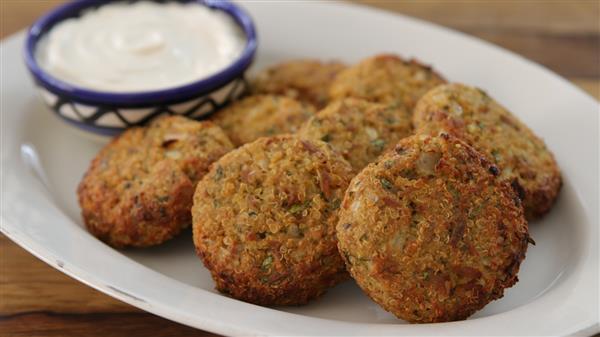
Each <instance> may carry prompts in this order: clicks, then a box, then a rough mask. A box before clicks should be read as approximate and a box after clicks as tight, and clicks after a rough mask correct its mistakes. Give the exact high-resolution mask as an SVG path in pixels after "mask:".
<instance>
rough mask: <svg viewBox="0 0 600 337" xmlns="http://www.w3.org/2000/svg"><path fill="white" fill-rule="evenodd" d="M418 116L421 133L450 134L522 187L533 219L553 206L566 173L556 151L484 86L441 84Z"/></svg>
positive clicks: (418, 110)
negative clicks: (496, 99) (561, 168)
mask: <svg viewBox="0 0 600 337" xmlns="http://www.w3.org/2000/svg"><path fill="white" fill-rule="evenodd" d="M413 118H414V120H413V121H414V124H415V127H416V128H418V129H419V130H420V132H427V133H433V134H435V133H438V132H440V131H444V132H447V133H451V134H453V135H455V136H457V137H459V138H461V139H463V140H465V141H466V142H467V143H468V144H470V145H472V146H473V147H475V148H476V149H477V150H478V151H480V152H481V153H482V154H484V155H485V156H487V157H488V159H489V160H491V161H492V162H494V163H495V164H496V165H497V166H498V167H499V168H500V169H501V171H502V173H501V177H502V178H503V179H506V180H508V181H509V182H511V183H512V184H513V186H514V188H515V189H516V190H517V191H518V192H519V194H520V197H521V198H522V200H523V207H524V208H525V215H526V217H527V218H528V219H530V220H532V219H535V218H539V217H541V216H543V215H544V214H546V213H547V212H548V211H549V210H550V209H551V208H552V206H553V205H554V202H555V201H556V198H557V196H558V193H559V192H560V189H561V186H562V178H561V174H560V169H559V167H558V164H557V163H556V160H555V159H554V156H553V155H552V152H550V150H548V148H547V147H546V145H545V144H544V141H543V140H542V139H540V138H539V137H538V136H536V135H535V134H534V133H533V131H532V130H531V129H529V128H528V127H527V126H526V125H525V124H523V123H522V122H521V121H520V120H519V119H518V118H516V117H515V116H514V115H513V114H511V113H510V112H509V111H508V110H506V109H505V108H504V107H502V106H501V105H500V104H498V103H497V102H496V101H494V100H493V99H492V98H491V97H490V96H488V95H487V93H486V92H484V91H483V90H480V89H477V88H474V87H469V86H466V85H462V84H457V83H456V84H447V85H442V86H439V87H437V88H435V89H433V90H431V91H430V92H428V93H427V94H426V95H425V96H423V98H422V99H421V100H420V101H419V103H418V104H417V107H416V108H415V112H414V116H413Z"/></svg>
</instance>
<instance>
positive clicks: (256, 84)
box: [250, 59, 346, 108]
mask: <svg viewBox="0 0 600 337" xmlns="http://www.w3.org/2000/svg"><path fill="white" fill-rule="evenodd" d="M345 68H346V66H345V65H344V64H342V63H340V62H336V61H331V62H321V61H318V60H310V59H308V60H293V61H287V62H283V63H280V64H276V65H274V66H271V67H269V68H267V69H265V70H263V71H262V72H260V73H259V74H258V75H257V76H256V77H255V78H254V79H253V80H252V81H251V85H250V90H251V92H252V93H254V94H274V95H284V96H288V97H291V98H294V99H297V100H299V101H302V102H308V103H310V104H312V105H314V106H315V107H317V108H322V107H324V106H325V105H327V103H328V102H329V95H328V91H329V86H330V85H331V82H332V81H333V80H334V79H335V77H336V76H337V74H338V73H339V72H340V71H341V70H343V69H345Z"/></svg>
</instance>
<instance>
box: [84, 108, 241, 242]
mask: <svg viewBox="0 0 600 337" xmlns="http://www.w3.org/2000/svg"><path fill="white" fill-rule="evenodd" d="M232 149H233V145H232V144H231V142H230V141H229V139H228V138H227V136H226V135H225V134H224V133H223V131H222V130H221V129H220V128H219V127H217V126H216V125H214V124H212V123H211V122H196V121H192V120H189V119H187V118H184V117H178V116H172V117H163V118H160V119H158V120H156V121H155V122H153V123H152V124H151V125H150V126H148V127H144V128H132V129H129V130H127V131H125V132H124V133H123V134H121V135H120V136H118V137H117V138H115V139H114V140H113V141H112V142H110V143H109V144H108V145H106V146H105V147H104V148H103V149H102V150H101V151H100V152H99V153H98V155H97V156H96V157H95V158H94V160H93V161H92V163H91V165H90V167H89V169H88V171H87V173H86V174H85V176H84V177H83V180H82V181H81V183H80V184H79V188H78V191H77V192H78V196H79V204H80V205H81V210H82V216H83V220H84V222H85V224H86V226H87V227H88V229H89V230H90V232H92V233H93V234H94V235H95V236H97V237H98V238H100V239H101V240H103V241H105V242H107V243H108V244H110V245H112V246H115V247H126V246H135V247H144V246H152V245H157V244H160V243H162V242H164V241H166V240H168V239H170V238H172V237H173V236H175V235H176V234H177V233H179V232H180V231H181V230H182V229H183V228H185V227H187V226H188V225H189V224H190V222H191V214H190V209H191V206H192V200H193V193H194V188H195V186H196V183H197V182H198V180H199V179H200V178H202V176H204V174H206V172H208V168H209V166H210V164H211V163H212V162H214V161H216V160H217V159H219V158H220V157H221V156H222V155H224V154H225V153H227V152H228V151H230V150H232Z"/></svg>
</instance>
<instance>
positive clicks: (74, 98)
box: [25, 0, 257, 136]
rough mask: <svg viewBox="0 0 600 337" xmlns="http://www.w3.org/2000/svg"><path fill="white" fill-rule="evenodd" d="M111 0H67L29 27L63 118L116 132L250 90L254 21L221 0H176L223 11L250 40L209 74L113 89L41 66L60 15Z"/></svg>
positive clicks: (51, 101) (50, 98)
mask: <svg viewBox="0 0 600 337" xmlns="http://www.w3.org/2000/svg"><path fill="white" fill-rule="evenodd" d="M112 1H114V0H78V1H74V2H71V3H68V4H66V5H63V6H61V7H58V8H56V9H55V10H53V11H51V12H50V13H48V14H46V15H45V16H43V17H42V18H40V19H39V20H38V21H37V22H36V23H35V24H34V25H33V26H32V27H31V28H30V29H29V32H28V35H27V40H26V43H25V62H26V64H27V67H28V68H29V71H30V72H31V74H32V76H33V79H34V81H35V84H36V85H37V87H38V89H39V91H40V93H41V96H42V98H43V100H44V102H45V103H46V104H47V105H48V106H49V107H50V108H51V109H52V110H53V111H54V112H55V113H56V114H57V115H58V116H59V117H61V118H62V119H63V120H65V121H66V122H68V123H70V124H72V125H74V126H77V127H79V128H81V129H83V130H86V131H89V132H92V133H95V134H97V135H105V136H112V135H115V134H118V133H120V132H121V131H123V130H124V129H126V128H128V127H131V126H136V125H143V124H145V123H147V122H148V121H150V120H152V119H153V118H155V117H157V116H159V115H163V114H179V115H184V116H187V117H190V118H194V119H202V118H205V117H207V116H209V115H210V114H212V113H213V112H215V111H216V110H218V109H220V108H221V107H223V106H225V105H227V104H229V103H230V102H231V101H233V100H235V99H237V98H239V97H240V96H241V95H242V94H243V93H244V92H245V91H246V88H247V82H246V80H245V78H244V73H245V71H246V69H248V67H249V66H250V64H251V63H252V60H253V59H254V54H255V52H256V48H257V38H256V31H255V28H254V23H253V22H252V19H251V18H250V16H249V15H248V14H247V13H246V12H245V11H244V10H242V9H241V8H239V7H237V6H236V5H234V4H232V3H230V2H228V1H223V0H177V1H179V2H196V3H198V5H199V6H208V7H210V8H213V9H214V10H220V11H223V12H225V13H227V14H228V15H230V16H231V17H232V18H233V19H234V20H235V22H236V23H237V24H238V25H239V26H240V27H241V29H242V30H243V31H244V33H245V34H246V45H245V47H244V50H243V52H242V54H241V56H240V57H239V58H238V59H237V60H236V61H234V62H233V63H232V64H231V65H230V66H228V67H227V68H225V69H223V70H222V71H220V72H218V73H216V74H214V75H212V76H210V77H207V78H204V79H201V80H199V81H196V82H193V83H190V84H187V85H183V86H178V87H174V88H169V89H165V90H156V91H144V92H134V93H109V92H102V91H95V90H89V89H85V88H81V87H78V86H75V85H72V84H69V83H66V82H64V81H61V80H59V79H57V78H55V77H53V76H52V75H50V74H48V73H47V72H45V71H44V70H42V69H41V67H40V66H39V65H38V63H37V61H36V58H35V48H36V44H37V42H38V41H39V40H40V38H41V37H42V35H43V34H45V33H46V32H48V31H49V30H50V29H51V28H52V27H53V26H54V25H55V24H57V23H58V22H60V21H62V20H65V19H68V18H72V17H77V16H79V15H80V13H82V12H83V11H84V10H86V9H89V8H96V7H99V6H102V5H104V4H106V3H109V2H112Z"/></svg>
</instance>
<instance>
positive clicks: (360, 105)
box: [298, 98, 412, 172]
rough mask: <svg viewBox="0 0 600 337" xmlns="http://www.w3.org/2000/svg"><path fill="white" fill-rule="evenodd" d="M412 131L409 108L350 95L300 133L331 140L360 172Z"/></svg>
mask: <svg viewBox="0 0 600 337" xmlns="http://www.w3.org/2000/svg"><path fill="white" fill-rule="evenodd" d="M411 132H412V122H411V115H410V114H409V113H407V112H406V111H405V110H403V109H399V108H397V107H396V106H395V105H384V104H376V103H369V102H367V101H364V100H360V99H355V98H346V99H343V100H340V101H337V102H334V103H331V104H330V105H328V106H327V107H326V108H325V109H323V110H321V111H319V112H318V113H317V115H315V116H314V117H312V118H311V119H309V120H308V121H307V122H306V123H305V124H304V125H303V126H302V128H301V129H300V131H299V133H298V134H299V135H300V136H301V137H303V138H308V139H313V140H322V141H325V142H327V143H329V144H331V145H332V146H333V148H334V149H335V150H337V151H338V152H340V153H341V154H342V155H343V156H344V159H346V160H347V161H348V162H349V163H350V164H351V165H352V167H353V168H354V170H355V171H356V172H358V171H360V170H361V169H362V168H363V167H365V166H366V165H367V164H368V163H370V162H372V161H374V160H375V159H376V158H377V157H378V156H379V155H380V154H382V153H383V152H384V151H385V150H387V149H390V148H392V147H393V146H394V145H396V143H397V142H398V141H399V140H400V139H402V138H404V137H406V136H409V135H410V134H411Z"/></svg>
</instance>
